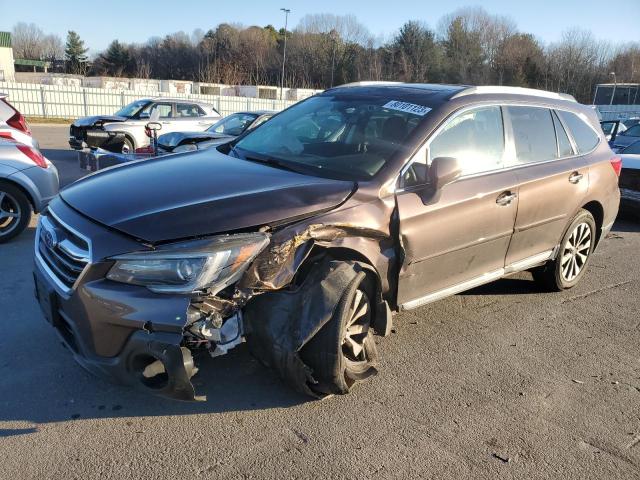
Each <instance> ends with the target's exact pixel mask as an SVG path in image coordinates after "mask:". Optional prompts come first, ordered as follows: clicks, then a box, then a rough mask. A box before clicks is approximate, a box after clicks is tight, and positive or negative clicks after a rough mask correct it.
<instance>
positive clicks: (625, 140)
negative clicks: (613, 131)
mask: <svg viewBox="0 0 640 480" xmlns="http://www.w3.org/2000/svg"><path fill="white" fill-rule="evenodd" d="M638 141H640V138H638V137H628V136H625V135H618V136H617V137H616V139H615V140H614V141H613V147H614V148H616V149H618V150H619V149H622V148H624V147H628V146H629V145H631V144H632V143H636V142H638Z"/></svg>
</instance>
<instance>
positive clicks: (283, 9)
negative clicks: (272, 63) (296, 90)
mask: <svg viewBox="0 0 640 480" xmlns="http://www.w3.org/2000/svg"><path fill="white" fill-rule="evenodd" d="M280 10H281V11H283V12H284V51H283V52H282V77H281V78H280V100H282V94H283V92H284V64H285V62H286V61H287V25H288V21H289V13H291V10H289V9H288V8H281V9H280Z"/></svg>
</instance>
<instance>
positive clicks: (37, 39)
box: [11, 22, 45, 60]
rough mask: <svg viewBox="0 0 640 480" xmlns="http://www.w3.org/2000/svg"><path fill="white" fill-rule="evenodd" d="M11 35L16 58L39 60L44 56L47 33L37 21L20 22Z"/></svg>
mask: <svg viewBox="0 0 640 480" xmlns="http://www.w3.org/2000/svg"><path fill="white" fill-rule="evenodd" d="M11 35H12V39H13V52H14V55H15V57H16V58H26V59H31V60H39V59H41V58H42V57H43V50H44V42H45V34H44V32H43V31H42V30H41V29H40V27H38V26H37V25H36V24H35V23H25V22H19V23H17V24H16V25H15V26H14V27H13V32H12V34H11Z"/></svg>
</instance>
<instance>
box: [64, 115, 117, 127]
mask: <svg viewBox="0 0 640 480" xmlns="http://www.w3.org/2000/svg"><path fill="white" fill-rule="evenodd" d="M127 120H129V119H128V118H127V117H120V116H117V115H95V116H93V117H82V118H79V119H77V120H76V121H75V122H73V125H74V126H76V127H93V126H94V125H100V124H103V123H113V122H126V121H127Z"/></svg>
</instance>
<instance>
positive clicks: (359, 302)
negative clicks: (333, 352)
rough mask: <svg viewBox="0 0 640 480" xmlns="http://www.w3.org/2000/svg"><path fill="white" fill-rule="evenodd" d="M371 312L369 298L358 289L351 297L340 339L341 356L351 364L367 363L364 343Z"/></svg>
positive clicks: (367, 333) (367, 337)
mask: <svg viewBox="0 0 640 480" xmlns="http://www.w3.org/2000/svg"><path fill="white" fill-rule="evenodd" d="M370 323H371V312H370V308H369V297H368V296H367V294H366V293H365V292H364V291H363V290H361V289H360V288H358V289H357V290H356V292H355V295H354V296H353V302H352V304H351V308H350V309H349V312H348V316H347V322H346V325H345V328H344V336H343V339H342V354H343V355H344V357H345V359H346V360H347V361H348V362H351V363H362V362H367V361H368V359H367V348H366V342H368V341H370V340H369V337H370V336H369V327H370Z"/></svg>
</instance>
